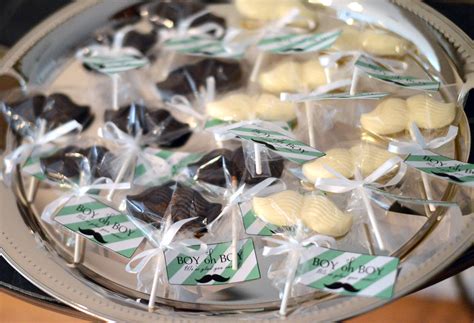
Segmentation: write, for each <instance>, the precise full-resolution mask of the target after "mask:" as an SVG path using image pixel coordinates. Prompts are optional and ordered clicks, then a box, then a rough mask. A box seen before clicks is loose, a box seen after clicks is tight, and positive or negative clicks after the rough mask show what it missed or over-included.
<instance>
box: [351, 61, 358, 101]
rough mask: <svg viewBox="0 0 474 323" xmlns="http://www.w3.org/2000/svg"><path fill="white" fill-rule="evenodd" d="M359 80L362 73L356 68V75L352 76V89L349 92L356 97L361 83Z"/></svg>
mask: <svg viewBox="0 0 474 323" xmlns="http://www.w3.org/2000/svg"><path fill="white" fill-rule="evenodd" d="M359 78H360V71H359V69H358V68H357V67H356V68H354V74H353V75H352V82H351V89H350V91H349V94H350V95H354V94H355V93H356V88H357V85H358V83H359Z"/></svg>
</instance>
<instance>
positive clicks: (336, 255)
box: [296, 247, 400, 299]
mask: <svg viewBox="0 0 474 323" xmlns="http://www.w3.org/2000/svg"><path fill="white" fill-rule="evenodd" d="M306 255H307V256H306V257H305V258H303V259H302V260H301V261H300V265H299V267H298V273H297V280H296V281H297V282H298V283H301V284H304V285H306V286H309V287H312V288H316V289H322V290H325V291H327V292H331V293H337V294H343V295H357V296H372V297H379V298H386V299H387V298H391V297H392V292H393V286H394V284H395V280H396V278H397V271H398V263H399V261H400V260H399V259H398V258H393V257H385V256H370V255H364V254H358V253H352V252H344V251H340V250H332V249H326V248H320V247H311V248H310V249H309V250H308V252H307V253H306Z"/></svg>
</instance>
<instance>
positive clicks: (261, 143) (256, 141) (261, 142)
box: [250, 139, 277, 150]
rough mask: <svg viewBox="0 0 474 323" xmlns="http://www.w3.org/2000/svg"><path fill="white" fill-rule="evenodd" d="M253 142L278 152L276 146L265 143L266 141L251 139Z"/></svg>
mask: <svg viewBox="0 0 474 323" xmlns="http://www.w3.org/2000/svg"><path fill="white" fill-rule="evenodd" d="M250 140H252V141H253V142H255V143H257V144H260V145H264V146H265V147H267V148H269V149H270V150H277V149H276V148H275V146H273V145H271V144H269V143H268V142H265V141H260V140H255V139H250Z"/></svg>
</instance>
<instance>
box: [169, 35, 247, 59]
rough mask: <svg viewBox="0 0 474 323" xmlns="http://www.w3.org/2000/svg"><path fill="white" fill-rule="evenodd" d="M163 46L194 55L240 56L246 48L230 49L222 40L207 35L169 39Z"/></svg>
mask: <svg viewBox="0 0 474 323" xmlns="http://www.w3.org/2000/svg"><path fill="white" fill-rule="evenodd" d="M163 46H164V47H165V48H166V49H168V50H171V51H176V52H178V53H181V54H186V55H192V56H207V57H221V58H240V57H242V56H243V55H244V49H239V50H238V51H235V50H233V51H229V50H226V48H225V47H224V44H223V42H222V40H220V39H216V38H212V37H205V36H186V37H180V38H174V39H168V40H166V41H165V42H164V43H163Z"/></svg>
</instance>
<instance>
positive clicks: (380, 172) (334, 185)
mask: <svg viewBox="0 0 474 323" xmlns="http://www.w3.org/2000/svg"><path fill="white" fill-rule="evenodd" d="M397 164H398V165H399V170H398V172H397V174H396V175H395V176H394V177H393V178H392V179H390V180H389V181H388V182H387V183H385V184H379V183H376V181H377V180H378V179H380V178H381V177H382V176H384V175H386V174H387V173H389V172H390V171H391V170H392V169H393V167H395V166H396V165H397ZM324 167H325V168H326V170H327V171H328V172H330V173H331V174H332V175H334V176H335V177H336V178H318V179H316V182H315V184H314V186H315V187H316V188H318V189H320V190H323V191H327V192H332V193H346V192H349V191H352V190H355V189H369V191H370V186H375V187H378V188H379V187H387V186H393V185H396V184H397V183H398V182H400V180H401V179H402V178H403V177H404V176H405V173H406V169H407V167H406V165H405V164H404V163H402V159H401V158H400V157H393V158H391V159H389V160H387V161H386V162H385V163H383V164H382V165H381V166H380V167H379V168H377V169H376V170H375V171H374V172H372V174H370V175H369V176H367V177H366V178H364V179H355V180H350V179H348V178H346V177H344V176H343V175H341V174H340V173H338V172H337V171H335V170H334V169H332V168H331V167H329V166H327V165H326V166H324Z"/></svg>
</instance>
